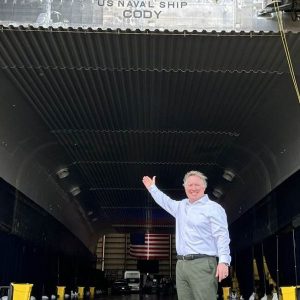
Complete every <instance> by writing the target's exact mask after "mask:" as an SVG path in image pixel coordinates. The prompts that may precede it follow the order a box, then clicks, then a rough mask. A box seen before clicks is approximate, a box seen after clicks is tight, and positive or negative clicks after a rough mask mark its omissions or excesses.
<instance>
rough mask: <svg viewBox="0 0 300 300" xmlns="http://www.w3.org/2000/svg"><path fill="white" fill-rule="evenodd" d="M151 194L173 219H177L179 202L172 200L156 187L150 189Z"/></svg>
mask: <svg viewBox="0 0 300 300" xmlns="http://www.w3.org/2000/svg"><path fill="white" fill-rule="evenodd" d="M149 192H150V194H151V196H152V198H153V199H154V201H155V202H156V203H157V204H158V205H159V206H161V207H162V208H163V209H165V210H166V211H167V212H168V213H169V214H171V215H172V216H173V217H176V213H177V209H178V205H179V201H176V200H173V199H171V198H170V197H169V196H167V195H166V194H164V193H163V192H162V191H160V190H159V189H158V188H157V186H156V185H152V186H151V187H150V188H149Z"/></svg>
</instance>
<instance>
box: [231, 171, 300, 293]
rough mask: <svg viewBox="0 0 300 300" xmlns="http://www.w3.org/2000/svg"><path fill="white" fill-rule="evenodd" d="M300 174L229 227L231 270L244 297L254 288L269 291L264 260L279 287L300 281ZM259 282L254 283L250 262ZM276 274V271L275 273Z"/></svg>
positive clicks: (295, 175) (292, 177)
mask: <svg viewBox="0 0 300 300" xmlns="http://www.w3.org/2000/svg"><path fill="white" fill-rule="evenodd" d="M299 186H300V171H298V172H296V173H295V174H294V175H293V176H291V177H290V178H289V179H288V180H286V181H285V182H284V183H283V184H281V185H280V186H279V187H278V188H277V189H275V190H274V191H273V192H272V193H270V194H269V195H268V196H267V197H266V198H264V199H263V200H262V201H261V202H260V203H258V204H257V205H256V206H254V207H253V208H252V209H251V210H249V211H248V212H247V213H245V214H244V215H243V216H242V218H240V219H239V220H237V221H236V222H234V223H233V224H232V225H231V226H230V235H231V240H232V243H231V249H232V254H233V262H232V264H233V267H234V269H235V270H236V272H237V277H238V280H239V283H240V288H241V290H242V293H243V295H244V297H245V296H246V297H249V296H250V294H251V293H252V292H253V290H254V288H255V287H256V289H257V290H259V292H260V294H263V293H264V292H265V290H266V291H267V292H268V291H269V289H270V286H269V282H268V279H267V278H265V272H264V269H263V256H265V258H266V262H267V266H268V268H269V271H270V273H271V276H272V279H273V280H274V281H275V282H276V283H277V285H279V286H292V285H296V283H297V284H298V285H299V282H300V281H299V280H300V252H299V251H297V250H296V249H299V247H300V226H299V225H300V220H299V219H300V189H299ZM254 258H255V259H256V262H257V268H258V273H259V280H258V281H254V275H253V267H252V265H253V259H254ZM277 270H278V271H277Z"/></svg>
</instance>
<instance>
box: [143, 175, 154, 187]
mask: <svg viewBox="0 0 300 300" xmlns="http://www.w3.org/2000/svg"><path fill="white" fill-rule="evenodd" d="M155 177H156V176H153V177H152V178H151V177H149V176H144V177H143V180H142V181H143V184H144V186H145V187H146V188H147V189H149V188H150V187H151V186H152V185H155Z"/></svg>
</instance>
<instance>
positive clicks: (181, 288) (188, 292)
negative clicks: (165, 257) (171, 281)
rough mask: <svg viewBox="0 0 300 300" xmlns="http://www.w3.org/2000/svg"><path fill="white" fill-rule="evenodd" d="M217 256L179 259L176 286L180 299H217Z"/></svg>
mask: <svg viewBox="0 0 300 300" xmlns="http://www.w3.org/2000/svg"><path fill="white" fill-rule="evenodd" d="M216 267H217V260H216V258H215V257H210V256H208V257H202V258H198V259H194V260H178V261H177V264H176V287H177V295H178V300H216V299H217V292H218V281H217V278H216Z"/></svg>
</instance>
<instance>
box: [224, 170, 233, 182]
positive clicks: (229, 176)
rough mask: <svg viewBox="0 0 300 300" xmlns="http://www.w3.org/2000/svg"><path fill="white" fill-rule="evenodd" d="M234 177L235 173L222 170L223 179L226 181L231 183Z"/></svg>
mask: <svg viewBox="0 0 300 300" xmlns="http://www.w3.org/2000/svg"><path fill="white" fill-rule="evenodd" d="M234 177H235V173H234V172H233V171H232V170H224V174H223V178H224V179H226V180H227V181H232V180H233V178H234Z"/></svg>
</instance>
